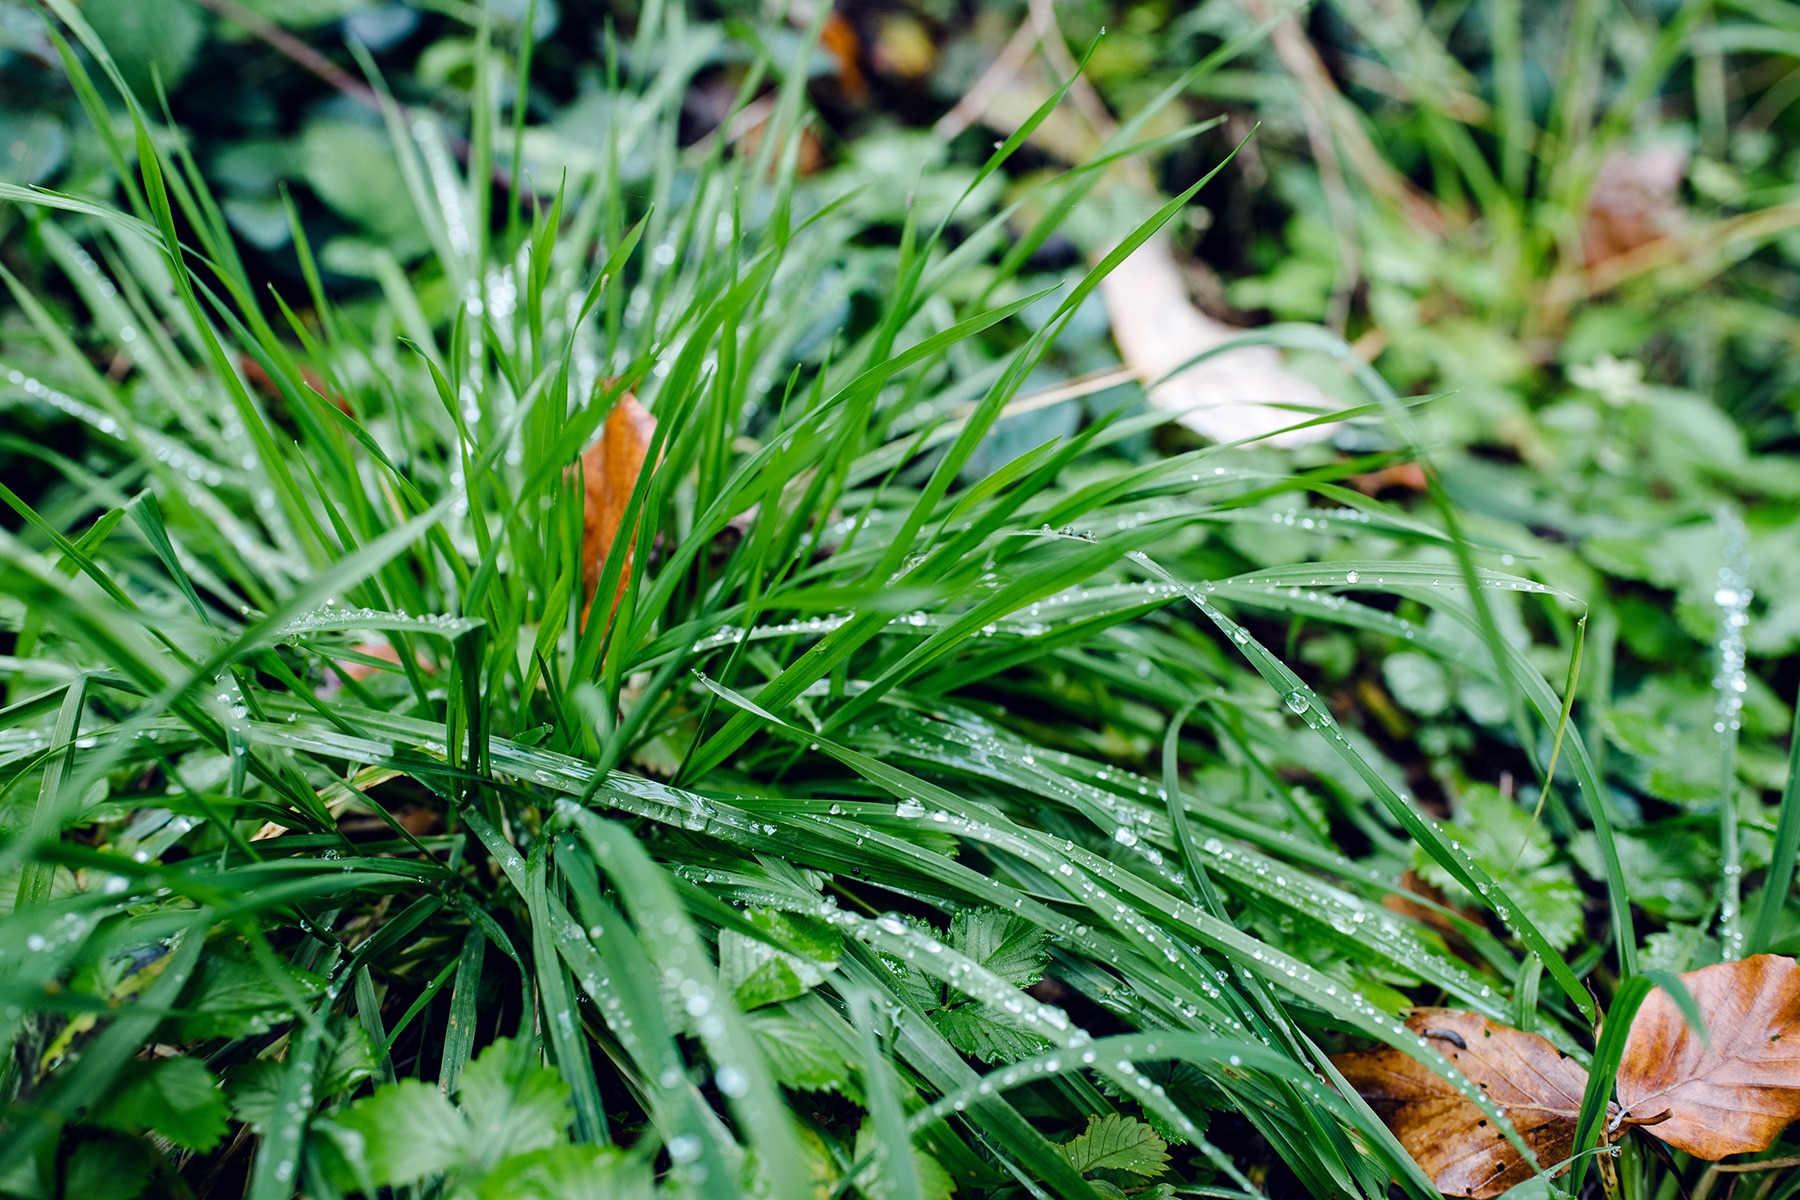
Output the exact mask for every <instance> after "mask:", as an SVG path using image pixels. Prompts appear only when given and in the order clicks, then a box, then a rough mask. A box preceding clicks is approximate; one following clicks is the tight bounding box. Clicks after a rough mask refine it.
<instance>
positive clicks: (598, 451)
mask: <svg viewBox="0 0 1800 1200" xmlns="http://www.w3.org/2000/svg"><path fill="white" fill-rule="evenodd" d="M655 434H656V418H655V417H653V416H651V415H650V413H649V410H647V409H646V408H645V407H644V406H643V405H641V404H639V403H638V402H637V398H636V397H634V396H632V395H631V393H629V392H627V393H626V394H625V395H623V396H621V397H619V402H618V403H617V404H616V405H614V406H613V410H612V412H610V413H608V414H607V417H606V424H605V425H604V426H602V427H601V430H600V440H599V441H597V442H595V443H594V444H593V445H592V446H589V447H588V448H587V450H586V451H584V452H583V453H582V456H581V474H582V480H583V487H584V488H585V491H586V494H585V497H584V503H583V510H582V522H581V594H582V597H583V605H582V610H581V619H582V623H583V624H586V623H587V613H588V609H589V608H591V607H593V603H594V589H595V588H597V587H599V586H600V573H601V571H603V570H604V569H605V567H606V557H607V555H609V554H611V553H612V548H613V542H614V541H616V540H617V538H618V536H619V525H620V523H621V522H623V521H624V519H625V507H626V505H627V504H628V503H630V501H631V490H632V489H633V488H634V487H636V486H637V480H638V475H639V474H640V473H641V472H642V471H643V469H644V459H645V458H646V457H647V456H648V455H649V453H650V440H651V438H652V437H654V436H655ZM632 549H633V546H632V545H630V544H628V545H627V546H626V548H625V556H626V557H625V565H624V568H623V570H621V571H620V573H619V587H618V591H617V592H616V593H615V594H614V595H613V606H614V607H617V606H618V603H619V599H620V597H622V596H623V595H624V594H625V584H626V581H627V578H628V575H629V572H630V570H631V551H632Z"/></svg>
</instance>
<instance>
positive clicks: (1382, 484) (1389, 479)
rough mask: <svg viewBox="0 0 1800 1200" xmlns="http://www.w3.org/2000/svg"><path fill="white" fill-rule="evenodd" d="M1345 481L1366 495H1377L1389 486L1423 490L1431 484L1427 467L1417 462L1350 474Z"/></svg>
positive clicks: (1411, 490)
mask: <svg viewBox="0 0 1800 1200" xmlns="http://www.w3.org/2000/svg"><path fill="white" fill-rule="evenodd" d="M1345 482H1346V483H1348V484H1349V485H1350V486H1351V487H1353V488H1355V489H1356V490H1357V491H1359V492H1361V493H1362V494H1363V495H1365V496H1374V495H1377V494H1378V493H1380V492H1383V491H1386V490H1387V489H1388V488H1402V489H1404V490H1406V491H1409V492H1422V491H1424V490H1425V489H1426V488H1427V487H1429V486H1430V485H1429V484H1428V483H1427V482H1426V480H1425V468H1424V467H1421V466H1420V465H1419V464H1418V463H1416V462H1403V463H1395V464H1394V465H1393V466H1391V467H1383V468H1381V470H1379V471H1365V472H1363V473H1362V474H1361V475H1352V476H1350V478H1349V479H1347V480H1345Z"/></svg>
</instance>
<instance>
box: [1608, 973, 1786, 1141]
mask: <svg viewBox="0 0 1800 1200" xmlns="http://www.w3.org/2000/svg"><path fill="white" fill-rule="evenodd" d="M1681 981H1682V982H1683V983H1685V984H1687V986H1688V991H1690V992H1692V993H1693V996H1694V1001H1695V1003H1696V1004H1698V1005H1699V1007H1700V1014H1701V1016H1703V1017H1705V1018H1706V1030H1707V1034H1708V1037H1709V1038H1710V1041H1711V1044H1710V1045H1708V1044H1707V1043H1706V1042H1704V1041H1702V1040H1701V1038H1700V1036H1699V1035H1698V1034H1696V1033H1695V1032H1694V1031H1693V1029H1691V1028H1690V1027H1689V1026H1688V1023H1687V1020H1686V1019H1685V1018H1684V1017H1683V1016H1682V1015H1681V1010H1680V1009H1678V1008H1677V1007H1676V1006H1675V1002H1674V1001H1673V1000H1671V999H1670V998H1669V995H1668V993H1667V992H1664V991H1662V990H1661V989H1660V988H1659V989H1657V990H1656V991H1654V992H1652V993H1651V994H1650V997H1649V998H1648V999H1647V1000H1645V1001H1644V1005H1643V1007H1642V1008H1640V1009H1639V1010H1638V1014H1637V1019H1636V1020H1634V1021H1633V1022H1632V1023H1631V1035H1630V1036H1629V1037H1628V1038H1626V1040H1625V1058H1624V1061H1623V1062H1621V1063H1620V1065H1619V1103H1620V1104H1621V1105H1622V1106H1623V1108H1622V1110H1621V1112H1622V1115H1624V1116H1627V1117H1634V1118H1637V1119H1639V1120H1642V1121H1646V1122H1648V1121H1649V1120H1651V1119H1654V1118H1655V1117H1657V1116H1658V1115H1659V1114H1661V1113H1664V1112H1666V1113H1668V1114H1669V1115H1668V1118H1667V1119H1666V1120H1664V1121H1661V1122H1660V1123H1657V1124H1654V1125H1648V1126H1647V1128H1648V1130H1649V1132H1650V1133H1653V1134H1655V1135H1656V1136H1657V1137H1659V1138H1661V1139H1662V1140H1663V1141H1665V1142H1667V1143H1669V1145H1671V1146H1674V1147H1675V1148H1676V1149H1677V1150H1685V1151H1687V1152H1688V1153H1689V1154H1692V1155H1694V1156H1695V1157H1697V1158H1704V1159H1708V1160H1711V1161H1715V1162H1716V1161H1718V1160H1719V1159H1721V1158H1724V1157H1725V1156H1726V1155H1728V1154H1743V1153H1749V1152H1753V1151H1757V1150H1766V1149H1768V1148H1769V1147H1770V1146H1771V1145H1773V1144H1774V1142H1775V1139H1776V1138H1777V1137H1778V1136H1780V1134H1781V1131H1782V1130H1784V1129H1786V1128H1787V1127H1788V1125H1790V1124H1791V1123H1793V1122H1794V1121H1795V1120H1800V966H1796V965H1795V962H1794V960H1793V959H1791V958H1786V957H1783V956H1781V955H1778V954H1754V955H1751V956H1750V957H1749V958H1746V959H1742V960H1740V961H1738V962H1729V963H1719V964H1718V965H1716V966H1711V967H1702V968H1700V969H1699V970H1698V971H1689V972H1688V973H1687V974H1685V975H1683V976H1682V977H1681Z"/></svg>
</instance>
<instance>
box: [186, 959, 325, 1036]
mask: <svg viewBox="0 0 1800 1200" xmlns="http://www.w3.org/2000/svg"><path fill="white" fill-rule="evenodd" d="M280 969H281V970H282V971H283V972H285V973H286V975H287V977H288V982H289V984H290V986H291V987H292V990H293V992H294V993H298V994H299V995H300V996H302V997H305V998H309V999H310V998H311V997H313V996H316V995H318V994H319V993H320V992H322V991H323V990H324V989H325V981H324V980H322V979H320V978H319V977H318V976H317V975H313V974H311V973H310V972H307V971H301V970H299V969H297V968H295V967H291V966H287V965H286V964H282V966H281V967H280ZM290 996H291V993H290V992H289V991H287V990H285V989H284V988H283V987H282V986H281V985H280V984H279V983H278V982H277V981H276V980H274V979H271V978H270V977H269V974H268V972H267V971H265V970H264V969H263V966H262V964H260V963H258V962H256V961H255V959H253V958H252V957H251V956H250V953H249V952H248V951H247V950H245V949H243V948H242V947H240V946H238V945H237V944H236V943H224V944H220V945H210V946H208V947H207V954H206V956H205V957H204V958H203V959H202V960H201V963H200V969H199V970H198V971H196V972H195V973H194V979H193V981H192V982H191V983H190V984H189V985H188V988H187V992H186V995H185V996H184V997H183V1002H182V1007H183V1008H184V1009H186V1013H185V1014H184V1015H183V1016H182V1018H181V1022H180V1038H181V1040H182V1041H184V1042H199V1041H205V1040H206V1039H208V1038H215V1037H249V1036H252V1035H255V1034H260V1033H267V1032H269V1031H270V1030H271V1029H273V1028H274V1027H275V1026H276V1025H278V1024H280V1023H281V1022H283V1021H290V1020H292V1019H293V1016H294V1013H293V1005H292V1001H291V998H290Z"/></svg>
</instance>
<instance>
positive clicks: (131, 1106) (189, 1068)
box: [92, 1054, 231, 1152]
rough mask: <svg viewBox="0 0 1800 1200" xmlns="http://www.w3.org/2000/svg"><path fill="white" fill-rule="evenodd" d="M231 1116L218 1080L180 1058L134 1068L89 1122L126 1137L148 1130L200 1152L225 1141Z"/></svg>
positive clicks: (197, 1064)
mask: <svg viewBox="0 0 1800 1200" xmlns="http://www.w3.org/2000/svg"><path fill="white" fill-rule="evenodd" d="M230 1111H231V1107H230V1105H229V1103H227V1101H226V1099H225V1093H224V1091H223V1090H222V1089H221V1088H220V1087H219V1081H218V1079H217V1078H215V1077H214V1075H213V1073H212V1072H211V1071H208V1070H207V1069H206V1067H205V1065H204V1064H202V1063H201V1061H200V1060H199V1059H197V1058H190V1057H188V1056H187V1055H185V1054H183V1055H177V1056H176V1057H174V1058H153V1059H150V1060H148V1061H140V1062H136V1063H133V1064H132V1065H131V1067H130V1068H129V1069H127V1070H126V1071H125V1072H123V1073H122V1074H121V1075H120V1078H119V1081H118V1083H116V1084H115V1085H114V1091H113V1094H112V1095H111V1096H110V1097H108V1098H107V1100H106V1101H105V1102H104V1103H103V1104H101V1106H100V1107H99V1109H98V1110H97V1111H96V1112H95V1113H94V1115H93V1118H92V1120H93V1122H94V1124H96V1125H101V1126H104V1127H106V1128H108V1129H118V1130H122V1131H124V1132H127V1133H138V1132H142V1131H144V1130H148V1131H150V1132H151V1133H154V1134H156V1135H157V1136H159V1137H164V1138H167V1139H168V1140H169V1141H171V1142H173V1143H175V1145H177V1146H180V1147H181V1148H182V1149H183V1150H193V1151H200V1152H204V1151H207V1150H210V1149H212V1148H213V1147H214V1146H216V1145H218V1144H219V1140H220V1139H221V1138H223V1137H224V1136H225V1132H226V1129H227V1122H226V1118H227V1116H229V1114H230Z"/></svg>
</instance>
